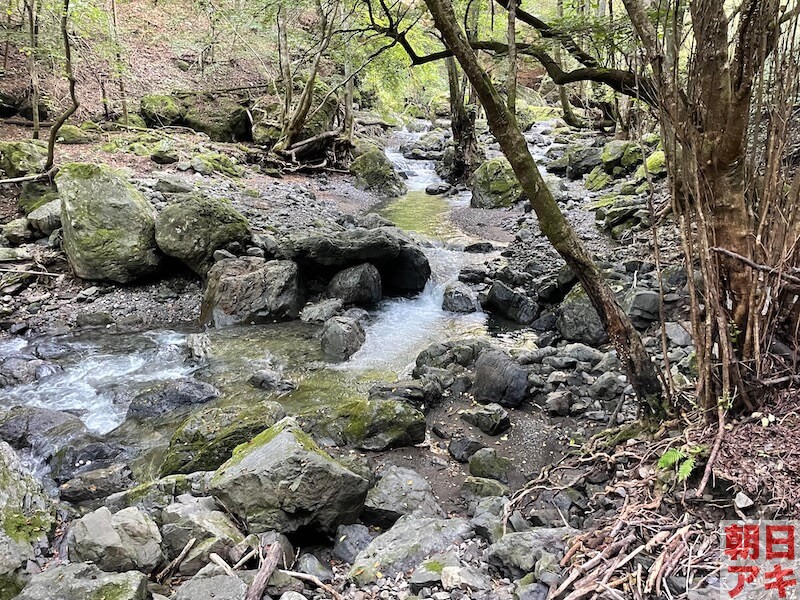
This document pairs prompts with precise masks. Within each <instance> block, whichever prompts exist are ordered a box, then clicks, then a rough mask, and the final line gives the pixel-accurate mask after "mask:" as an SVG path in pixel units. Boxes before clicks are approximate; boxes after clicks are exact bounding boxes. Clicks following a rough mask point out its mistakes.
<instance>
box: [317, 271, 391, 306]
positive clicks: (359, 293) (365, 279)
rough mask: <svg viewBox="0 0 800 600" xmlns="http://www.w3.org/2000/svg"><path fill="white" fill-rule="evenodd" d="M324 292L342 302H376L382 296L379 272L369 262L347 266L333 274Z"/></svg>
mask: <svg viewBox="0 0 800 600" xmlns="http://www.w3.org/2000/svg"><path fill="white" fill-rule="evenodd" d="M325 293H326V294H327V295H328V296H329V297H330V298H341V300H342V302H343V303H344V304H367V305H369V304H376V303H378V302H380V301H381V298H383V291H382V288H381V274H380V273H379V272H378V269H376V268H375V266H374V265H371V264H369V263H364V264H363V265H358V266H355V267H349V268H347V269H344V270H343V271H339V272H338V273H337V274H336V275H334V276H333V279H331V282H330V283H329V284H328V289H327V290H326V292H325Z"/></svg>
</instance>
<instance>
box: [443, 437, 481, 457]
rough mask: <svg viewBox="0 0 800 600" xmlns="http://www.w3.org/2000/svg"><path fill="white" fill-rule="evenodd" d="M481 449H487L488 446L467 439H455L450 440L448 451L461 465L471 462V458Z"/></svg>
mask: <svg viewBox="0 0 800 600" xmlns="http://www.w3.org/2000/svg"><path fill="white" fill-rule="evenodd" d="M481 448H486V446H484V445H483V444H482V443H481V442H479V441H478V440H472V439H470V438H465V437H462V438H454V439H452V440H450V443H449V444H448V445H447V451H448V452H449V453H450V456H452V457H453V458H454V459H456V460H457V461H458V462H460V463H466V462H469V457H470V456H472V455H473V454H475V453H476V452H477V451H478V450H480V449H481Z"/></svg>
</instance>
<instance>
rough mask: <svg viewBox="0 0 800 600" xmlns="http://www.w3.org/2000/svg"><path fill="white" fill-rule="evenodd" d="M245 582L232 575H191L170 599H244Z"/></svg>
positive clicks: (245, 594) (245, 593)
mask: <svg viewBox="0 0 800 600" xmlns="http://www.w3.org/2000/svg"><path fill="white" fill-rule="evenodd" d="M246 596H247V584H246V583H245V582H244V581H242V580H241V579H240V578H238V577H234V576H233V575H214V576H212V577H193V578H192V579H190V580H189V581H187V582H186V583H184V584H183V585H181V586H180V587H179V588H178V590H177V591H176V592H175V595H174V596H172V600H212V599H213V600H245V597H246Z"/></svg>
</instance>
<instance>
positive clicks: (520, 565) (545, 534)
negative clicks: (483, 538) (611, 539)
mask: <svg viewBox="0 0 800 600" xmlns="http://www.w3.org/2000/svg"><path fill="white" fill-rule="evenodd" d="M576 533H577V532H576V531H575V530H574V529H571V528H568V527H556V528H547V527H537V528H536V529H531V530H529V531H522V532H513V533H508V534H506V535H504V536H503V537H501V538H500V539H499V540H498V541H497V542H495V543H494V544H492V545H491V546H489V550H488V562H489V565H490V566H492V567H494V568H495V569H497V570H498V571H500V573H501V574H503V575H504V576H507V577H511V578H512V579H518V578H520V577H523V576H524V575H526V574H528V573H532V572H533V571H534V567H535V566H536V563H537V562H538V561H539V559H540V558H542V555H544V554H551V555H553V556H555V557H556V559H558V560H560V559H561V557H562V556H563V555H564V551H565V549H566V545H567V540H568V538H570V537H571V536H574V535H575V534H576Z"/></svg>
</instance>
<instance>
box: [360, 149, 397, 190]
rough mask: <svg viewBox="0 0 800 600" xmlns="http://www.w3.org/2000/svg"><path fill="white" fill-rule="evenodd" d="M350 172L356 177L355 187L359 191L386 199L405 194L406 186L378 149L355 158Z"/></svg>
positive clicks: (370, 150) (369, 150)
mask: <svg viewBox="0 0 800 600" xmlns="http://www.w3.org/2000/svg"><path fill="white" fill-rule="evenodd" d="M350 172H351V173H352V174H353V175H355V176H356V186H357V187H359V188H360V189H363V190H368V191H371V192H374V193H376V194H379V195H381V196H385V197H387V198H396V197H398V196H402V195H403V194H404V193H405V192H406V184H405V183H403V180H402V179H401V178H400V175H398V174H397V171H396V170H395V168H394V165H393V164H392V161H390V160H389V159H388V158H387V157H386V154H384V152H383V150H381V149H380V148H376V147H372V148H369V149H368V150H367V151H366V152H364V153H363V154H362V155H361V156H359V157H358V158H356V159H355V160H354V161H353V162H352V164H351V165H350Z"/></svg>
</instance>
